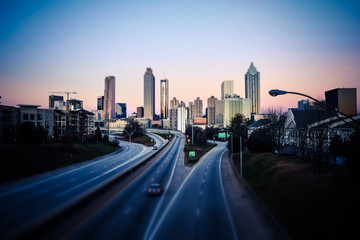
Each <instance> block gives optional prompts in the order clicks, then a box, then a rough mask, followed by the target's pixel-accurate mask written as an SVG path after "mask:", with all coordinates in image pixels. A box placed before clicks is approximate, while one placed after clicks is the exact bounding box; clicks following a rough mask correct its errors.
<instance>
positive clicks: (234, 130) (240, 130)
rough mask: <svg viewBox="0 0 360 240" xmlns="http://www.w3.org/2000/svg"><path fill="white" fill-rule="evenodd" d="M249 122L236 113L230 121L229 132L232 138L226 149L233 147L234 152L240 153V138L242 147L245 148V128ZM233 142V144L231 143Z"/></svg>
mask: <svg viewBox="0 0 360 240" xmlns="http://www.w3.org/2000/svg"><path fill="white" fill-rule="evenodd" d="M250 124H251V121H250V120H249V119H246V118H245V116H244V115H242V114H240V113H238V114H236V115H235V116H234V117H233V118H232V119H231V121H230V127H229V131H230V132H231V134H232V138H230V139H229V144H228V149H229V150H231V146H233V151H234V152H240V136H241V138H242V140H243V144H242V146H243V147H244V146H246V143H247V128H246V126H248V125H250ZM232 141H233V142H232Z"/></svg>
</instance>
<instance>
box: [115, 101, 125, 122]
mask: <svg viewBox="0 0 360 240" xmlns="http://www.w3.org/2000/svg"><path fill="white" fill-rule="evenodd" d="M115 110H116V118H118V119H119V118H126V117H127V114H126V103H116V108H115Z"/></svg>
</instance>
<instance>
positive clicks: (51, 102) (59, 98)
mask: <svg viewBox="0 0 360 240" xmlns="http://www.w3.org/2000/svg"><path fill="white" fill-rule="evenodd" d="M55 101H64V97H63V96H56V95H50V96H49V108H50V109H54V108H55Z"/></svg>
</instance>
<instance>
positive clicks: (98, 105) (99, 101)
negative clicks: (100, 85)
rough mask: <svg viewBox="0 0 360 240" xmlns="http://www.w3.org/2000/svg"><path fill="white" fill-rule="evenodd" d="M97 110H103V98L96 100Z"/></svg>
mask: <svg viewBox="0 0 360 240" xmlns="http://www.w3.org/2000/svg"><path fill="white" fill-rule="evenodd" d="M97 110H104V96H101V97H98V98H97Z"/></svg>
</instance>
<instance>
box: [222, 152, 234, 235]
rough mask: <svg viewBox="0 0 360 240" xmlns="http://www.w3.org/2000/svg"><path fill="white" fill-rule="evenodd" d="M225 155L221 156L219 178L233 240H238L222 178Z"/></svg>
mask: <svg viewBox="0 0 360 240" xmlns="http://www.w3.org/2000/svg"><path fill="white" fill-rule="evenodd" d="M224 153H225V151H224V152H223V153H222V154H221V156H220V161H219V178H220V179H219V180H220V186H221V192H222V196H223V199H224V204H225V209H226V213H227V216H228V219H229V222H230V225H231V231H232V234H233V237H234V238H233V239H238V237H237V235H236V231H235V225H234V221H233V218H232V216H231V213H230V209H229V204H228V202H227V198H226V196H225V190H224V186H223V182H222V178H221V161H222V157H223V155H224Z"/></svg>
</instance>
